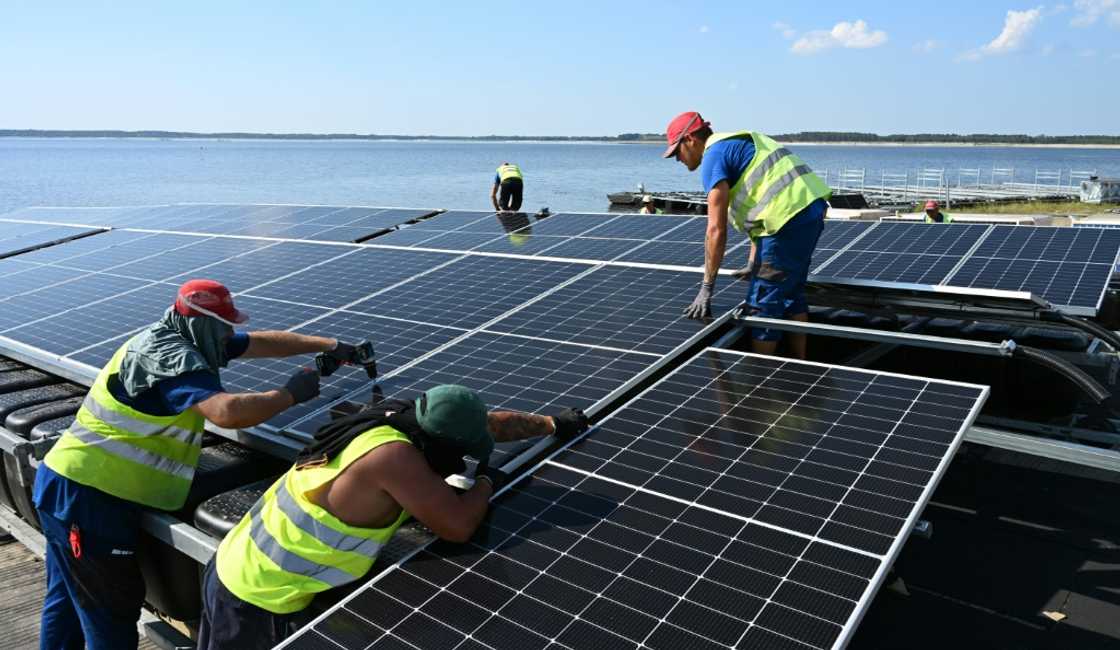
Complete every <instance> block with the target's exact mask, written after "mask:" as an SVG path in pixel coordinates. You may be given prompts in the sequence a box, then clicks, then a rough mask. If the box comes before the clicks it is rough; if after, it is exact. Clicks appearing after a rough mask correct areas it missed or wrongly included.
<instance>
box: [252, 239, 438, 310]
mask: <svg viewBox="0 0 1120 650" xmlns="http://www.w3.org/2000/svg"><path fill="white" fill-rule="evenodd" d="M454 259H455V256H454V255H452V254H447V253H431V252H425V251H406V250H394V249H388V248H355V249H352V251H351V252H349V253H346V254H344V255H340V256H338V257H334V258H332V259H331V260H330V263H329V264H320V265H318V266H313V267H310V268H307V269H304V270H302V271H299V272H298V273H294V274H292V275H288V276H286V277H282V278H281V279H279V280H276V281H274V282H270V283H268V284H264V285H261V286H258V287H256V288H254V289H252V290H249V291H246V293H248V294H249V295H253V296H258V297H261V298H273V299H276V300H287V301H290V302H298V303H302V304H305V305H316V306H319V307H342V306H343V305H347V304H349V303H352V302H355V301H357V300H359V299H361V298H362V297H364V296H368V295H370V294H372V293H374V292H375V291H378V290H381V289H385V288H386V287H389V286H391V285H393V284H396V283H398V282H401V281H402V280H406V279H408V278H411V277H413V276H415V275H417V274H420V273H423V272H425V271H430V270H431V269H433V268H436V267H438V266H439V265H441V264H445V263H447V262H449V261H451V260H454Z"/></svg>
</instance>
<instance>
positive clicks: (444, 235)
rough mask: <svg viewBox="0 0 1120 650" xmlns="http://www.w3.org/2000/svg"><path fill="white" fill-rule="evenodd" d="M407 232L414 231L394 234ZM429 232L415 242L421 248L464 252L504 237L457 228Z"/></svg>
mask: <svg viewBox="0 0 1120 650" xmlns="http://www.w3.org/2000/svg"><path fill="white" fill-rule="evenodd" d="M406 232H407V233H411V232H413V231H412V230H402V231H397V233H393V234H400V233H406ZM422 232H424V231H419V230H418V231H415V234H417V235H419V234H421V233H422ZM428 234H429V235H430V236H429V237H427V238H423V239H420V240H418V241H417V243H416V244H415V246H416V247H420V248H439V249H443V250H448V251H456V252H463V251H469V250H475V249H479V248H480V247H482V246H483V244H486V243H487V242H490V241H493V240H494V239H496V238H499V237H502V235H496V234H494V233H483V232H460V231H457V230H453V231H451V232H429V233H428ZM370 243H371V244H381V243H395V242H393V241H387V242H382V240H381V239H380V238H379V239H375V240H372V241H371V242H370ZM502 252H505V251H502Z"/></svg>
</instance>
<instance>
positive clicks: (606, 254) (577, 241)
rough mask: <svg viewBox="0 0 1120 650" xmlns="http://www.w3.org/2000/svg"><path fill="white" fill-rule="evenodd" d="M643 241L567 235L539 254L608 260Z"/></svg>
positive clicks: (621, 254) (617, 256)
mask: <svg viewBox="0 0 1120 650" xmlns="http://www.w3.org/2000/svg"><path fill="white" fill-rule="evenodd" d="M644 243H645V242H644V241H642V240H639V239H594V238H591V237H569V238H567V239H565V240H564V241H563V242H561V243H559V244H557V245H555V246H553V247H551V248H547V249H545V250H543V251H541V252H540V255H545V256H548V257H566V258H569V259H579V260H590V261H602V262H609V261H611V260H615V259H618V258H619V257H622V256H623V255H625V254H626V253H628V252H630V251H632V250H634V249H635V248H637V247H639V246H641V245H642V244H644Z"/></svg>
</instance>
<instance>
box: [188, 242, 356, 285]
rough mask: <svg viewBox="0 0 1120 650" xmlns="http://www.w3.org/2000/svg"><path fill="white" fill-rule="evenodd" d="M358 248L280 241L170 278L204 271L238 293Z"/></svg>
mask: <svg viewBox="0 0 1120 650" xmlns="http://www.w3.org/2000/svg"><path fill="white" fill-rule="evenodd" d="M356 250H358V249H357V248H355V247H351V246H331V245H327V244H313V243H310V242H308V243H301V242H281V243H277V244H271V245H269V246H265V247H262V248H259V249H256V250H254V251H252V252H249V253H246V254H244V255H239V256H237V257H233V258H230V259H227V260H224V261H222V262H218V263H216V264H211V265H209V266H206V267H205V268H203V269H199V270H197V271H188V272H186V273H181V274H179V275H177V276H175V277H173V278H171V279H169V280H168V281H169V282H175V283H181V282H183V281H185V280H187V279H189V278H192V277H197V276H198V275H199V274H200V273H201V274H203V275H205V276H206V277H209V278H213V279H215V280H219V281H221V282H222V283H223V284H225V285H226V286H227V287H229V288H230V291H233V292H234V293H235V294H237V293H241V292H245V291H247V290H249V289H252V288H253V287H256V286H258V285H262V284H264V283H266V282H270V281H272V280H276V279H278V278H280V277H281V276H284V275H287V274H289V273H292V272H295V271H299V270H303V269H306V268H308V267H311V266H314V265H317V264H322V263H323V262H326V261H328V260H332V259H335V258H339V257H343V256H345V255H349V254H352V253H353V252H355V251H356ZM365 272H368V269H364V270H363V273H365Z"/></svg>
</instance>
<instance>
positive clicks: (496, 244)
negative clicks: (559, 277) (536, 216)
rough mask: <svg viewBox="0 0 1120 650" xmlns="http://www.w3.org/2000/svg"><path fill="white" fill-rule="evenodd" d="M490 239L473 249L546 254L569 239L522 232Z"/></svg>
mask: <svg viewBox="0 0 1120 650" xmlns="http://www.w3.org/2000/svg"><path fill="white" fill-rule="evenodd" d="M489 237H491V239H490V240H489V241H488V242H487V243H484V244H482V245H480V246H477V247H476V248H475V249H474V250H476V251H479V252H483V253H508V254H511V255H547V254H548V253H547V251H548V250H549V249H551V248H553V247H555V246H558V245H560V244H563V243H564V242H567V241H569V240H570V239H571V238H570V237H560V236H555V235H538V234H536V233H533V234H525V233H524V232H516V233H512V234H508V235H501V236H497V237H495V236H494V235H489ZM432 241H433V240H428V242H425V243H424V244H423V245H425V246H427V245H428V244H429V243H431V242H432Z"/></svg>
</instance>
